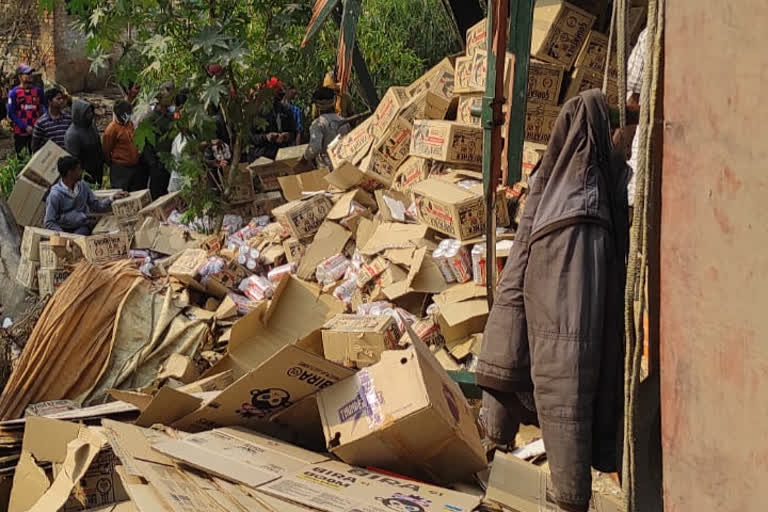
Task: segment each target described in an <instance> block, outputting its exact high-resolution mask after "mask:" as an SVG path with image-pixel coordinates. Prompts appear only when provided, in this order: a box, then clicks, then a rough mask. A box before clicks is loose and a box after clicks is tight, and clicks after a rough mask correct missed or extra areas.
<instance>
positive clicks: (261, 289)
mask: <svg viewBox="0 0 768 512" xmlns="http://www.w3.org/2000/svg"><path fill="white" fill-rule="evenodd" d="M238 288H239V290H240V291H241V292H243V293H244V294H245V295H246V296H247V297H248V298H251V299H253V300H266V299H271V298H272V294H273V293H274V292H275V289H274V287H273V286H272V283H270V282H269V279H267V278H266V277H264V276H250V277H246V278H245V279H243V280H242V282H240V286H239V287H238Z"/></svg>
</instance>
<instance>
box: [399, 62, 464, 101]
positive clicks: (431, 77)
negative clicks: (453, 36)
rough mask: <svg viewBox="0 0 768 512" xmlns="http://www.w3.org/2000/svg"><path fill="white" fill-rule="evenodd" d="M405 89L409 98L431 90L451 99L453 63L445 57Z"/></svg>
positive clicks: (452, 92)
mask: <svg viewBox="0 0 768 512" xmlns="http://www.w3.org/2000/svg"><path fill="white" fill-rule="evenodd" d="M407 91H408V95H409V96H410V97H411V98H414V97H416V96H418V95H419V94H421V93H423V92H424V91H432V92H433V93H435V94H437V95H438V96H442V97H443V98H445V99H447V100H451V99H452V97H453V94H454V63H453V62H452V61H451V59H450V58H447V57H446V58H445V59H443V60H441V61H440V62H438V63H437V64H436V65H435V66H434V67H433V68H432V69H430V70H429V71H427V72H426V73H424V74H423V75H422V76H421V77H419V79H417V80H416V81H415V82H413V83H412V84H411V85H409V86H408V88H407Z"/></svg>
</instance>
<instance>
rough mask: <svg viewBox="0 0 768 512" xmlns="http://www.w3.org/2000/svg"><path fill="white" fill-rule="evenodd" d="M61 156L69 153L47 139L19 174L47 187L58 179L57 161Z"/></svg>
mask: <svg viewBox="0 0 768 512" xmlns="http://www.w3.org/2000/svg"><path fill="white" fill-rule="evenodd" d="M63 156H69V153H67V152H66V151H64V149H62V148H61V147H59V146H57V145H56V143H55V142H53V141H50V140H49V141H48V142H46V143H45V144H44V145H43V147H42V148H40V149H38V150H37V151H35V153H34V154H33V155H32V158H30V159H29V162H27V165H26V166H24V169H23V170H22V171H21V173H20V176H22V177H24V178H26V179H28V180H30V181H33V182H35V183H37V184H38V185H40V186H43V187H46V188H48V187H50V186H51V185H53V184H54V183H56V180H58V179H59V168H58V162H59V158H61V157H63Z"/></svg>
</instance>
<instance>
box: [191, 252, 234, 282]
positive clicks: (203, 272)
mask: <svg viewBox="0 0 768 512" xmlns="http://www.w3.org/2000/svg"><path fill="white" fill-rule="evenodd" d="M225 268H227V262H226V261H225V260H224V258H220V257H218V256H212V257H210V258H208V261H206V262H205V263H204V264H203V266H202V267H200V270H198V271H197V273H198V274H200V277H202V278H203V282H205V278H206V277H208V276H210V275H213V274H218V273H219V272H221V271H222V270H224V269H225Z"/></svg>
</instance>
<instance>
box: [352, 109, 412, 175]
mask: <svg viewBox="0 0 768 512" xmlns="http://www.w3.org/2000/svg"><path fill="white" fill-rule="evenodd" d="M410 146H411V125H410V124H409V123H408V122H406V121H404V120H402V119H400V118H397V119H395V120H394V121H393V122H392V124H391V125H390V127H389V129H388V130H387V132H386V133H385V134H384V135H383V136H382V137H381V140H380V141H379V142H378V143H377V144H376V145H375V146H374V147H373V149H372V150H371V154H370V155H369V157H368V159H367V160H366V161H365V162H367V165H365V164H364V165H363V166H362V168H361V170H362V171H363V173H365V174H366V175H367V176H369V177H371V178H373V179H375V180H376V181H378V182H380V183H382V184H384V185H385V186H387V187H389V186H391V185H392V180H393V178H394V176H395V171H397V168H398V167H400V164H402V163H403V161H404V160H405V159H406V158H408V152H409V150H410Z"/></svg>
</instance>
